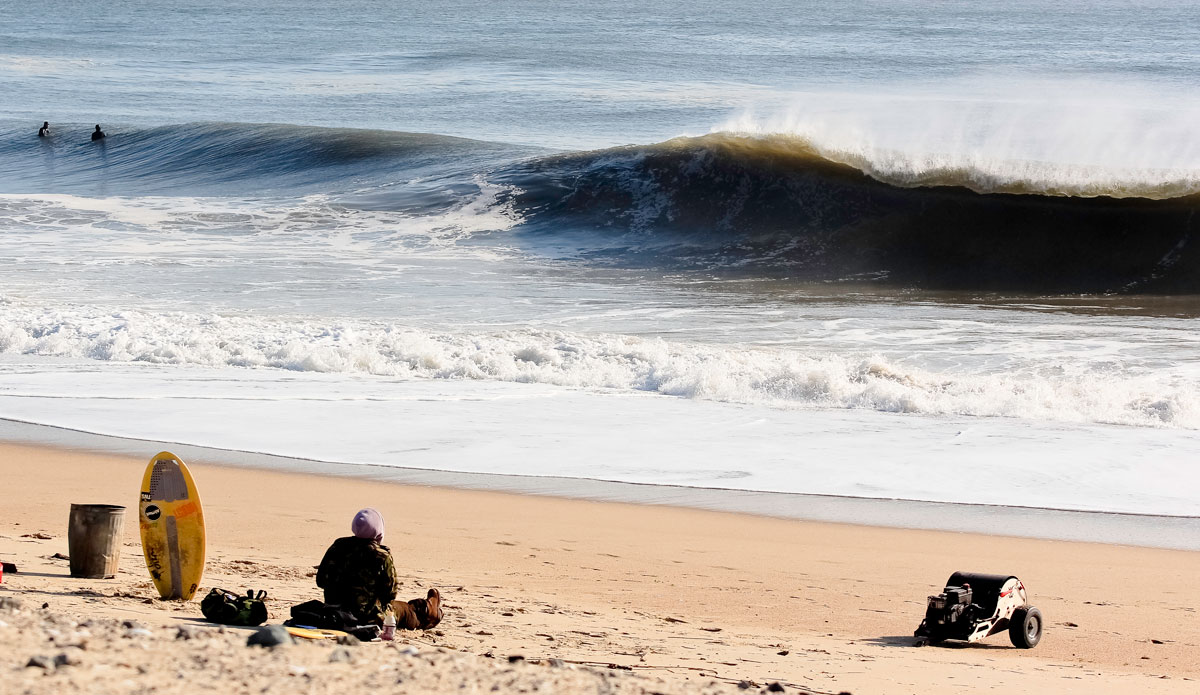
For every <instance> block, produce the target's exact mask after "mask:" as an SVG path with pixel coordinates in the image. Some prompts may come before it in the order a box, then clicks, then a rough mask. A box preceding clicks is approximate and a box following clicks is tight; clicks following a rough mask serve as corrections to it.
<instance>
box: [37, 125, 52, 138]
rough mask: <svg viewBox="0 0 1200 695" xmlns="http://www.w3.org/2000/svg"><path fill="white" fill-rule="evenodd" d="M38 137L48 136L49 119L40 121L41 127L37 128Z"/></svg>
mask: <svg viewBox="0 0 1200 695" xmlns="http://www.w3.org/2000/svg"><path fill="white" fill-rule="evenodd" d="M38 137H39V138H48V137H50V121H42V127H41V128H38Z"/></svg>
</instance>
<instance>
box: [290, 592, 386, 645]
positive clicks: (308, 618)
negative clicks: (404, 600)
mask: <svg viewBox="0 0 1200 695" xmlns="http://www.w3.org/2000/svg"><path fill="white" fill-rule="evenodd" d="M283 624H284V625H288V626H291V627H315V628H317V629H319V630H341V631H342V632H348V633H350V634H352V635H354V636H355V637H357V638H358V639H360V640H362V641H364V642H369V641H371V640H373V639H375V638H376V637H378V636H379V626H378V625H359V624H358V618H356V617H354V614H353V613H351V612H350V611H347V610H343V609H342V608H339V607H338V606H332V605H330V604H328V603H324V602H322V601H305V602H304V603H301V604H298V605H295V606H292V617H291V618H290V619H288V620H285V621H283Z"/></svg>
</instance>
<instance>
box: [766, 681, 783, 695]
mask: <svg viewBox="0 0 1200 695" xmlns="http://www.w3.org/2000/svg"><path fill="white" fill-rule="evenodd" d="M783 690H784V688H783V686H782V685H780V684H779V681H775V682H774V683H772V684H770V685H768V686H767V692H770V693H782V692H783Z"/></svg>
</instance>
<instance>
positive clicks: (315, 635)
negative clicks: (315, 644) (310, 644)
mask: <svg viewBox="0 0 1200 695" xmlns="http://www.w3.org/2000/svg"><path fill="white" fill-rule="evenodd" d="M287 631H288V634H289V635H292V636H293V637H299V638H301V639H311V640H318V639H337V638H339V637H341V636H343V635H348V634H350V633H348V632H342V631H341V630H320V629H318V628H315V627H289V628H287Z"/></svg>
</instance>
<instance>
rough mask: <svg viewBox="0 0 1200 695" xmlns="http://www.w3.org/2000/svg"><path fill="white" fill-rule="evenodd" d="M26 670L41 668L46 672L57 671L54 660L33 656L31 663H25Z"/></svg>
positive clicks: (30, 659)
mask: <svg viewBox="0 0 1200 695" xmlns="http://www.w3.org/2000/svg"><path fill="white" fill-rule="evenodd" d="M25 668H40V669H44V670H46V671H53V670H54V669H55V664H54V659H51V658H50V657H48V656H31V657H29V661H27V662H25Z"/></svg>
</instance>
